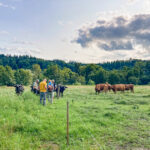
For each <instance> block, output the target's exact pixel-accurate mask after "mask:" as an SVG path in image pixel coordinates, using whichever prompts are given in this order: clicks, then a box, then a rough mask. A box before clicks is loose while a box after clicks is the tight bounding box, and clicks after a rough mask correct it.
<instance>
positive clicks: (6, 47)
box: [0, 0, 150, 63]
mask: <svg viewBox="0 0 150 150" xmlns="http://www.w3.org/2000/svg"><path fill="white" fill-rule="evenodd" d="M149 6H150V0H107V1H104V0H0V54H11V55H31V56H35V57H38V58H44V59H48V60H52V59H61V60H65V61H77V62H83V63H99V62H106V61H114V60H127V59H130V58H132V59H146V60H147V59H150V7H149Z"/></svg>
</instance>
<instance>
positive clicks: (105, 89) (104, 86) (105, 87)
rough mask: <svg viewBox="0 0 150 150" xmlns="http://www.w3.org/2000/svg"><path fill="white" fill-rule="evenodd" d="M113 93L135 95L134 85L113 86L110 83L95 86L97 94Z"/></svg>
mask: <svg viewBox="0 0 150 150" xmlns="http://www.w3.org/2000/svg"><path fill="white" fill-rule="evenodd" d="M111 90H112V91H113V92H114V93H116V92H117V91H122V92H124V91H131V92H133V93H134V85H133V84H114V85H111V84H109V83H107V82H106V83H103V84H96V86H95V92H96V94H97V93H98V94H99V93H101V92H105V93H107V92H108V91H111Z"/></svg>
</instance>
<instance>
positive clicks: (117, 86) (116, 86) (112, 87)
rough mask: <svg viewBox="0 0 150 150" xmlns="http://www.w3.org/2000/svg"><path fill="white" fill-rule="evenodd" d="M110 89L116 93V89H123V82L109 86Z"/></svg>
mask: <svg viewBox="0 0 150 150" xmlns="http://www.w3.org/2000/svg"><path fill="white" fill-rule="evenodd" d="M111 89H112V90H113V92H114V93H116V92H117V91H122V92H124V91H125V84H115V85H112V86H111Z"/></svg>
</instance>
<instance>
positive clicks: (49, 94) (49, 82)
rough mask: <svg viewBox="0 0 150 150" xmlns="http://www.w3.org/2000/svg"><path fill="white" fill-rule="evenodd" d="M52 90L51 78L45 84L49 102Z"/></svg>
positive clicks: (51, 98)
mask: <svg viewBox="0 0 150 150" xmlns="http://www.w3.org/2000/svg"><path fill="white" fill-rule="evenodd" d="M53 90H54V85H53V82H52V80H49V81H48V84H47V98H48V101H49V102H50V103H51V104H52V103H53Z"/></svg>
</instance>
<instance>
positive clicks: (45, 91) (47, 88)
mask: <svg viewBox="0 0 150 150" xmlns="http://www.w3.org/2000/svg"><path fill="white" fill-rule="evenodd" d="M54 90H55V81H54V80H49V81H48V83H47V79H44V80H43V81H41V82H40V83H39V80H36V81H35V82H34V83H33V91H34V93H36V94H38V93H40V103H41V104H43V105H44V106H45V105H46V97H47V98H48V101H49V102H50V103H51V104H52V103H53V99H54Z"/></svg>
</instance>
